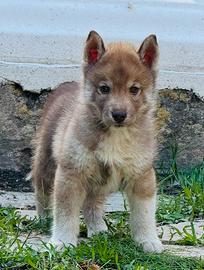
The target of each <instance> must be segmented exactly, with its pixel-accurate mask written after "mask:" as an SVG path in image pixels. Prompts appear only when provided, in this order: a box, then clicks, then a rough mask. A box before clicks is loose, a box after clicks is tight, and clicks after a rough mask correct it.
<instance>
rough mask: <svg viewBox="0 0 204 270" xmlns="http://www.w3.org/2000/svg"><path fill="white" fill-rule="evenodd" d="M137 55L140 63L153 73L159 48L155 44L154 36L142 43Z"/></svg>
mask: <svg viewBox="0 0 204 270" xmlns="http://www.w3.org/2000/svg"><path fill="white" fill-rule="evenodd" d="M138 54H139V56H140V59H141V61H142V62H143V64H144V65H145V66H147V67H148V68H150V70H152V71H155V70H156V66H157V62H158V58H159V47H158V44H157V38H156V36H155V35H150V36H148V37H147V38H145V40H144V41H143V43H142V45H141V46H140V48H139V51H138Z"/></svg>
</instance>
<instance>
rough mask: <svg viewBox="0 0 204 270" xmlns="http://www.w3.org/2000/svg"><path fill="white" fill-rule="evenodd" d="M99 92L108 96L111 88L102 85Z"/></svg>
mask: <svg viewBox="0 0 204 270" xmlns="http://www.w3.org/2000/svg"><path fill="white" fill-rule="evenodd" d="M98 90H99V92H100V93H101V94H104V95H107V94H109V93H110V90H111V89H110V87H109V86H108V85H101V86H99V87H98Z"/></svg>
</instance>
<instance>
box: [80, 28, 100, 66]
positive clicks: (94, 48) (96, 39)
mask: <svg viewBox="0 0 204 270" xmlns="http://www.w3.org/2000/svg"><path fill="white" fill-rule="evenodd" d="M104 53H105V46H104V43H103V40H102V38H101V37H100V35H99V34H98V33H97V32H95V31H91V32H90V33H89V35H88V38H87V40H86V46H85V49H84V61H85V62H86V63H88V64H89V65H92V64H95V63H96V62H97V61H98V60H99V59H100V58H101V57H102V55H103V54H104Z"/></svg>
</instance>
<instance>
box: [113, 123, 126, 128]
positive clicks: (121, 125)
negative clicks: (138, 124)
mask: <svg viewBox="0 0 204 270" xmlns="http://www.w3.org/2000/svg"><path fill="white" fill-rule="evenodd" d="M114 126H115V127H118V128H119V127H124V126H125V123H114Z"/></svg>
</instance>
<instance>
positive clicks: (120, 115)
mask: <svg viewBox="0 0 204 270" xmlns="http://www.w3.org/2000/svg"><path fill="white" fill-rule="evenodd" d="M112 117H113V119H114V120H115V122H116V123H122V122H123V121H124V120H125V118H126V117H127V113H126V112H123V111H113V112H112Z"/></svg>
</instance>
